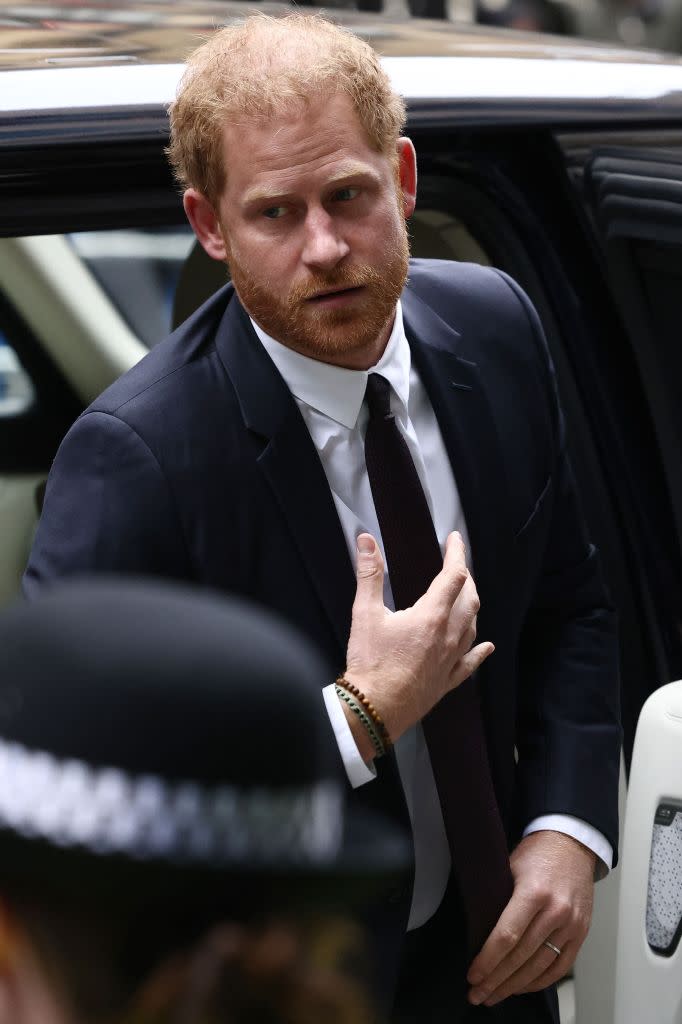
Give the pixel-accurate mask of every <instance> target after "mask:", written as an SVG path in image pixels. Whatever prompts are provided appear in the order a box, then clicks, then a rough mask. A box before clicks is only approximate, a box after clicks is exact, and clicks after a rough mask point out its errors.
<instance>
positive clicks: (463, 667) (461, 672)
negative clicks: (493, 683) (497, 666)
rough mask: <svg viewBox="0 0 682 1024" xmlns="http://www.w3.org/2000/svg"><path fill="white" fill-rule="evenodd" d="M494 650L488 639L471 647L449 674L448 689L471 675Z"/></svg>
mask: <svg viewBox="0 0 682 1024" xmlns="http://www.w3.org/2000/svg"><path fill="white" fill-rule="evenodd" d="M494 650H495V645H494V644H491V643H490V642H489V641H485V642H484V643H482V644H477V645H476V647H472V648H471V650H470V651H468V652H467V653H466V654H465V655H463V657H461V658H460V659H459V661H458V662H457V664H456V665H455V667H454V670H453V672H452V674H451V676H450V689H452V690H454V688H455V687H456V686H459V684H460V683H463V682H464V680H465V679H468V678H469V676H472V675H473V674H474V672H475V671H476V669H478V668H480V667H481V665H482V664H483V662H484V661H485V659H486V658H489V657H490V655H491V654H492V653H493V651H494Z"/></svg>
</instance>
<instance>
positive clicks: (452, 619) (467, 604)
mask: <svg viewBox="0 0 682 1024" xmlns="http://www.w3.org/2000/svg"><path fill="white" fill-rule="evenodd" d="M479 607H480V602H479V599H478V593H477V592H476V587H475V585H474V581H473V580H472V578H471V576H470V574H469V571H468V569H467V567H466V562H465V557H464V543H463V541H462V538H461V536H460V535H459V534H458V533H451V534H450V536H449V537H448V540H447V545H446V550H445V558H444V560H443V568H442V570H441V571H440V572H439V573H438V575H437V576H436V578H435V579H434V581H433V583H432V584H431V586H430V587H429V589H428V590H427V592H426V593H425V594H424V595H423V597H421V598H420V599H419V600H418V601H417V603H416V604H414V605H413V606H412V607H411V608H407V609H405V610H403V611H398V612H392V611H389V609H388V608H386V606H385V605H384V563H383V559H382V557H381V551H380V550H379V546H378V545H377V543H376V541H375V540H374V538H373V537H371V536H370V534H368V533H364V534H361V535H360V536H359V537H358V558H357V592H356V596H355V603H354V605H353V622H352V628H351V634H350V639H349V641H348V655H347V663H346V678H347V679H348V680H349V681H350V682H352V683H355V685H356V686H357V687H358V688H359V689H360V690H362V692H363V693H364V694H365V696H366V697H367V698H368V699H369V700H371V701H372V703H373V704H374V706H375V707H376V709H377V711H378V712H379V714H381V716H382V717H383V720H384V722H385V724H386V728H387V729H388V732H389V735H390V736H391V739H392V740H393V741H394V742H395V740H397V739H398V738H399V737H400V736H401V735H402V734H403V733H404V732H405V730H406V729H408V728H409V727H410V726H412V725H414V724H415V723H416V722H418V721H420V720H421V719H422V718H423V717H424V715H426V714H427V713H428V712H429V711H430V710H431V708H432V707H434V706H435V705H436V704H437V703H438V701H439V700H440V699H441V697H443V696H444V695H445V694H446V693H448V692H449V691H450V690H452V689H454V688H455V687H456V686H459V684H460V683H461V682H463V681H464V680H465V679H467V678H468V677H469V676H470V675H471V674H472V672H475V670H476V669H477V668H478V667H479V665H480V664H481V663H482V662H483V661H485V659H486V658H487V657H488V655H489V654H491V653H492V652H493V650H494V649H495V648H494V647H493V645H492V644H491V643H482V644H478V645H476V646H475V647H474V646H472V645H473V644H474V641H475V639H476V615H477V614H478V610H479ZM353 717H355V716H353ZM350 721H351V727H352V726H353V725H354V723H353V722H352V720H350ZM357 738H358V740H360V739H361V737H360V735H359V734H358V736H357ZM361 753H362V754H363V756H365V753H367V756H368V758H369V757H371V756H372V752H371V749H369V750H367V748H366V744H365V750H363V749H362V747H361Z"/></svg>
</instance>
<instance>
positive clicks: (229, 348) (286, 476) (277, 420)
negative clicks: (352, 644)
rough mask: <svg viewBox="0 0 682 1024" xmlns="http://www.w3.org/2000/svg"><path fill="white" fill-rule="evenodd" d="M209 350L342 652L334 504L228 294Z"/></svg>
mask: <svg viewBox="0 0 682 1024" xmlns="http://www.w3.org/2000/svg"><path fill="white" fill-rule="evenodd" d="M216 346H217V349H218V354H219V356H220V358H221V360H222V362H223V365H224V366H225V369H226V370H227V373H228V374H229V376H230V379H231V381H232V384H233V386H234V389H235V391H236V394H237V399H238V401H239V404H240V407H241V411H242V415H243V418H244V422H245V424H246V426H247V428H248V429H249V430H250V431H252V432H253V433H254V434H256V435H259V436H260V437H261V438H262V439H263V440H264V442H265V443H264V447H263V449H262V451H261V453H260V455H259V456H258V464H259V466H260V468H261V470H262V472H263V475H264V476H265V478H266V480H267V481H268V483H269V485H270V487H271V488H272V491H273V494H274V496H275V499H276V501H277V504H278V505H279V507H280V509H281V511H282V514H283V515H284V518H285V519H286V522H287V524H288V527H289V530H290V532H291V535H292V539H293V542H294V544H295V546H296V548H297V550H298V553H299V555H300V557H301V561H302V562H303V564H304V566H305V568H306V571H307V573H308V575H309V577H310V579H311V581H312V583H313V585H314V587H315V590H316V591H317V594H318V597H319V599H320V602H321V604H322V606H323V608H324V610H325V612H326V614H327V617H328V619H329V621H330V624H331V626H332V628H333V630H334V633H335V635H336V638H337V640H338V642H339V646H340V649H341V651H342V652H343V654H345V651H346V646H347V642H348V635H349V633H350V617H351V608H352V604H353V598H354V596H355V573H354V571H353V566H352V563H351V560H350V558H349V556H348V548H347V546H346V541H345V538H344V535H343V530H342V529H341V524H340V522H339V518H338V515H337V512H336V507H335V505H334V499H333V497H332V494H331V491H330V489H329V485H328V483H327V478H326V476H325V473H324V469H323V468H322V463H321V462H320V458H319V456H318V453H317V450H316V448H315V446H314V444H313V442H312V440H311V437H310V434H309V433H308V429H307V427H306V425H305V422H304V420H303V417H302V416H301V414H300V412H299V409H298V406H297V405H296V402H295V400H294V398H293V397H292V395H291V392H290V391H289V389H288V387H287V386H286V384H285V383H284V381H283V379H282V377H281V376H280V374H279V371H278V370H277V368H276V367H275V365H274V363H273V362H272V360H271V359H270V357H269V355H268V354H267V352H266V351H265V349H264V348H263V346H262V345H261V344H260V342H259V341H258V338H257V337H256V334H255V332H254V330H253V328H252V327H251V323H250V321H249V319H248V316H247V315H246V313H245V311H244V309H243V307H242V306H241V304H240V303H239V301H238V299H237V298H236V296H235V297H233V298H232V300H231V301H230V302H229V304H228V307H227V310H226V313H225V316H224V317H223V320H222V322H221V324H220V327H219V329H218V333H217V336H216Z"/></svg>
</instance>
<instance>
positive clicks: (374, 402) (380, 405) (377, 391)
mask: <svg viewBox="0 0 682 1024" xmlns="http://www.w3.org/2000/svg"><path fill="white" fill-rule="evenodd" d="M365 398H366V399H367V407H368V409H369V414H370V416H372V417H374V416H380V417H381V418H382V419H387V418H388V417H389V416H390V415H391V385H390V384H389V383H388V381H387V380H386V378H385V377H382V376H381V374H380V373H370V375H369V377H368V378H367V390H366V392H365Z"/></svg>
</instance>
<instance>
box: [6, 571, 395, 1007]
mask: <svg viewBox="0 0 682 1024" xmlns="http://www.w3.org/2000/svg"><path fill="white" fill-rule="evenodd" d="M0 650H1V651H2V676H1V678H0V864H1V865H2V871H1V877H0V1022H2V1024H320V1022H322V1021H324V1022H327V1024H372V1022H374V1021H376V1020H377V1017H376V1016H375V1014H374V1012H373V1011H372V1009H371V1002H370V996H369V994H368V991H367V988H366V986H365V980H366V978H368V977H370V976H371V955H372V950H371V948H370V947H369V946H367V945H366V944H365V943H364V939H363V935H362V931H361V929H360V927H359V925H358V924H357V922H356V920H355V918H354V916H353V913H352V911H353V909H357V908H362V909H363V910H366V909H367V907H369V906H371V905H372V903H373V902H374V901H375V900H376V899H377V893H381V892H382V890H384V889H385V888H386V887H389V886H394V885H396V884H400V883H401V882H403V883H404V878H405V876H406V874H407V873H408V867H409V864H410V859H411V851H410V844H409V841H408V840H407V839H406V838H405V837H403V836H401V834H400V833H399V832H398V831H397V830H395V829H394V828H392V827H390V826H386V825H384V826H383V827H382V826H381V824H380V823H379V821H378V820H377V819H376V818H374V819H372V820H369V821H368V820H367V819H359V818H358V817H357V815H354V814H350V815H349V816H346V817H345V816H344V808H343V790H342V787H341V784H340V780H339V778H338V775H337V765H336V764H335V763H334V758H333V757H332V756H331V750H332V747H331V744H330V742H329V740H328V738H327V739H325V735H324V733H325V730H326V729H328V728H329V726H328V722H326V721H325V718H326V716H325V714H324V709H323V707H322V706H321V703H320V700H319V688H318V676H319V673H320V672H324V670H325V667H324V663H323V662H322V661H321V660H320V659H319V658H318V656H317V655H316V654H315V653H314V652H313V651H311V650H310V649H309V647H308V645H307V644H306V643H304V642H303V640H302V639H301V638H300V637H299V636H298V635H297V634H296V633H295V632H294V631H293V630H291V629H289V628H288V627H284V626H282V625H281V624H280V623H279V622H277V621H275V620H274V619H272V618H270V616H269V615H267V614H264V613H263V612H261V611H258V612H256V611H255V610H254V609H253V608H252V607H247V606H245V605H243V604H238V603H236V602H230V601H228V600H227V599H222V598H218V597H208V596H206V595H204V594H200V593H197V592H196V591H191V590H190V589H189V588H180V587H172V586H168V585H166V586H163V585H161V584H157V583H154V584H149V583H145V584H131V583H124V582H121V581H118V582H112V581H98V582H97V583H94V584H92V583H90V584H88V583H71V584H67V585H65V586H64V587H61V588H56V589H55V591H54V592H53V593H51V594H49V595H48V596H46V597H44V598H42V599H41V600H39V601H38V602H36V603H35V604H33V605H24V606H21V607H16V608H14V609H13V610H10V611H8V612H7V613H5V614H3V616H1V617H0ZM285 737H286V739H285ZM292 737H294V738H295V744H294V746H293V749H289V744H290V742H291V739H292ZM285 746H286V748H287V749H286V751H285V750H284V747H285ZM342 908H343V909H342ZM349 908H350V910H349Z"/></svg>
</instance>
